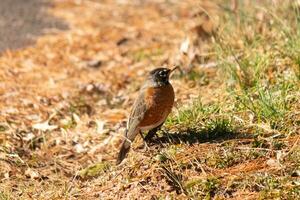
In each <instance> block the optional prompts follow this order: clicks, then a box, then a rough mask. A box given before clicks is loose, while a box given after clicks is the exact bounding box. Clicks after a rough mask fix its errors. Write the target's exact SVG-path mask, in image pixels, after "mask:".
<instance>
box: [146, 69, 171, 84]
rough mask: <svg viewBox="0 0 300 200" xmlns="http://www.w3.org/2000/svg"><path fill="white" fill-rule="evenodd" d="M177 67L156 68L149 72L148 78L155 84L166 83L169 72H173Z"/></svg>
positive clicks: (167, 82)
mask: <svg viewBox="0 0 300 200" xmlns="http://www.w3.org/2000/svg"><path fill="white" fill-rule="evenodd" d="M175 69H177V67H175V68H173V69H168V68H163V67H160V68H156V69H154V70H152V71H151V72H150V77H149V78H150V79H151V81H153V82H154V83H155V84H156V85H159V86H161V85H167V84H170V83H169V77H170V74H171V72H173V71H174V70H175Z"/></svg>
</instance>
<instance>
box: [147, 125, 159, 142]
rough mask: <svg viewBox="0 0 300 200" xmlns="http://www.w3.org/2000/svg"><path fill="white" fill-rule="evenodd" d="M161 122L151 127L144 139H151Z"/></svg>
mask: <svg viewBox="0 0 300 200" xmlns="http://www.w3.org/2000/svg"><path fill="white" fill-rule="evenodd" d="M162 125H163V124H161V125H159V126H158V127H155V128H153V129H151V130H150V131H148V134H147V135H146V137H145V140H146V141H151V139H152V138H153V137H154V135H155V134H156V132H157V131H158V130H159V129H160V128H161V126H162Z"/></svg>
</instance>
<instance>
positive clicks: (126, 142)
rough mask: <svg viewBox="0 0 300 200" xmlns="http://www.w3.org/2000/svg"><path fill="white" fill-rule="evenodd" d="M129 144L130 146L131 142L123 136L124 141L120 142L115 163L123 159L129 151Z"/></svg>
mask: <svg viewBox="0 0 300 200" xmlns="http://www.w3.org/2000/svg"><path fill="white" fill-rule="evenodd" d="M130 146H131V142H130V141H129V140H128V139H127V138H124V141H123V143H122V146H121V149H120V151H119V154H118V158H117V165H118V164H120V163H121V162H122V161H123V160H124V158H125V157H126V155H127V153H128V152H129V149H130Z"/></svg>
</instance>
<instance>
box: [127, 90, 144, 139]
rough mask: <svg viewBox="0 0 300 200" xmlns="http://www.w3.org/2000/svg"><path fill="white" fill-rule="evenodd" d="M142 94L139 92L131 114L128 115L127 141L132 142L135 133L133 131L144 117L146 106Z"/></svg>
mask: <svg viewBox="0 0 300 200" xmlns="http://www.w3.org/2000/svg"><path fill="white" fill-rule="evenodd" d="M144 95H145V94H144V92H143V91H141V92H140V94H139V95H138V97H137V99H136V100H135V102H134V104H133V106H132V110H131V113H130V115H129V119H128V122H127V131H126V137H127V138H128V139H129V140H133V139H134V138H135V136H136V134H137V133H135V132H136V131H135V129H136V128H137V127H138V125H139V123H140V122H141V121H142V120H143V118H144V115H145V113H146V111H147V104H146V102H145V98H144V97H145V96H144Z"/></svg>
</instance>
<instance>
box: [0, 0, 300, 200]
mask: <svg viewBox="0 0 300 200" xmlns="http://www.w3.org/2000/svg"><path fill="white" fill-rule="evenodd" d="M232 2H235V1H232ZM232 2H230V1H216V2H215V3H211V2H210V1H193V0H188V1H160V0H154V1H146V2H144V1H110V0H105V1H97V0H79V1H78V0H63V1H60V0H55V1H54V5H55V6H54V7H53V8H52V9H51V10H50V11H49V12H50V13H51V14H53V15H55V16H58V17H60V18H62V19H63V20H65V21H66V22H67V23H68V24H69V26H70V30H68V31H64V32H60V33H57V34H54V35H47V36H43V37H41V38H39V39H38V41H37V43H36V44H35V45H34V46H32V47H27V48H25V49H22V50H19V51H14V52H6V53H4V54H3V55H2V56H1V57H0V66H1V69H0V79H1V80H2V82H1V83H0V94H1V97H0V98H1V102H0V112H1V115H0V130H1V132H0V145H1V146H0V199H99V198H100V199H204V198H206V199H211V198H215V199H258V198H262V199H265V198H266V199H267V198H270V199H272V198H279V197H280V196H286V197H287V198H293V197H296V196H297V195H299V194H300V192H299V191H300V189H299V176H300V174H299V170H300V169H299V164H297V162H298V161H299V160H300V150H299V148H298V144H299V143H300V141H299V130H300V128H299V121H300V120H299V117H300V115H299V91H298V89H297V88H299V81H294V80H292V79H291V80H289V84H290V85H291V86H290V88H291V89H286V90H285V89H282V90H280V91H287V92H288V93H289V94H290V95H289V96H287V97H286V96H284V100H286V102H287V103H286V102H285V104H284V105H287V106H286V107H284V108H283V106H282V105H283V103H282V102H281V101H279V100H278V102H277V101H276V102H274V108H275V109H277V108H280V109H282V110H283V111H282V112H283V113H284V114H282V115H279V114H278V115H277V114H274V113H273V112H272V109H273V107H271V108H270V107H268V106H267V105H268V104H267V103H265V102H264V101H259V100H260V99H259V98H258V97H260V95H261V94H262V93H263V92H262V93H260V92H261V91H262V90H260V89H259V87H258V86H257V87H256V86H255V87H252V85H253V84H255V81H257V82H259V81H262V80H263V81H265V80H268V81H269V82H270V85H272V84H273V83H274V85H275V86H276V83H277V82H280V80H283V79H282V77H280V74H282V73H285V74H287V77H288V74H289V73H292V72H291V69H294V68H297V65H296V64H295V62H296V61H295V60H296V57H295V55H294V54H289V55H283V54H280V52H278V51H276V47H275V48H272V47H270V49H269V50H268V49H267V50H266V49H264V47H266V46H265V43H263V42H265V41H264V40H263V39H261V40H259V39H257V40H256V36H257V35H261V37H262V38H264V39H265V38H268V37H269V38H270V40H275V41H277V40H278V44H277V45H278V47H280V48H283V46H284V43H283V42H282V40H280V39H281V38H280V36H278V37H277V35H276V30H277V31H278V29H276V26H275V25H273V24H270V23H271V21H272V20H273V21H274V20H275V21H276V19H277V18H280V17H283V16H285V15H284V14H282V11H281V10H280V9H279V4H276V2H277V1H274V2H275V4H274V5H275V10H276V9H277V11H278V13H275V14H276V15H277V14H278V16H274V14H269V13H268V12H263V10H264V8H266V4H264V3H262V4H258V5H257V6H255V5H253V4H252V3H251V2H250V1H245V2H244V3H245V5H246V6H247V5H248V6H249V10H250V11H249V12H250V13H251V12H255V11H257V10H259V11H261V10H262V11H261V12H258V13H257V16H254V17H253V18H257V19H259V20H261V21H260V23H257V24H254V23H252V22H249V23H250V24H251V23H252V25H253V27H250V28H253V29H251V30H244V29H243V27H242V25H243V23H244V22H243V20H247V19H248V18H247V17H246V19H243V15H242V14H241V13H239V10H235V9H234V8H231V7H230V6H232ZM286 4H287V5H289V3H286ZM286 4H284V5H285V6H286ZM276 6H277V7H276ZM233 7H234V6H233ZM256 7H259V8H258V9H257V8H256ZM260 8H261V9H260ZM238 9H239V7H238ZM240 9H241V10H242V7H241V8H240ZM228 10H229V11H228ZM204 11H205V12H204ZM227 12H229V13H230V14H228V13H227ZM272 12H273V10H272ZM207 13H208V14H209V16H210V17H207V15H206V14H207ZM224 13H225V14H226V13H227V14H226V16H225V17H224V15H225V14H224ZM266 13H267V14H266ZM228 16H231V17H233V16H234V17H235V18H234V19H235V20H236V21H235V20H233V19H230V18H228ZM241 16H242V17H241ZM226 17H227V18H226ZM240 17H241V18H242V19H240ZM222 20H228V21H230V20H233V22H232V24H235V22H237V24H235V25H232V24H231V26H232V27H234V28H236V26H237V27H238V26H241V27H242V28H240V29H238V28H239V27H238V28H236V29H235V30H236V31H235V32H233V33H232V34H231V38H227V37H228V35H226V29H227V28H228V29H230V28H231V27H226V26H227V25H228V24H226V26H225V25H224V22H223V21H222ZM289 20H290V21H292V19H287V21H288V22H289ZM254 21H255V20H254ZM238 22H239V23H240V24H239V23H238ZM273 23H274V22H273ZM223 25H224V26H223ZM217 27H218V29H217ZM254 28H255V29H254ZM238 30H239V31H238ZM186 38H189V40H190V44H189V48H188V49H187V52H186V54H183V53H182V52H180V45H182V43H183V41H185V40H186ZM242 38H243V39H244V38H246V40H248V42H249V43H251V41H252V43H253V46H251V45H248V46H247V45H245V43H244V42H243V39H242ZM250 46H251V47H250ZM271 46H272V45H271ZM229 47H232V49H230V48H229ZM266 48H268V47H266ZM291 48H292V47H291ZM295 49H296V48H295ZM266 52H267V53H266ZM291 52H293V49H292V51H291ZM232 53H233V54H232ZM254 53H257V55H259V56H260V57H259V58H257V60H254V61H253V62H254V64H253V63H249V65H250V66H259V67H260V66H262V67H261V68H255V67H253V68H251V69H248V68H243V66H244V65H243V63H242V64H240V63H239V62H238V61H237V60H235V59H238V60H240V62H244V61H245V62H246V61H247V59H249V58H250V59H251V58H253V57H255V56H253V54H254ZM227 54H229V55H227ZM287 54H288V53H287ZM232 55H235V56H236V58H235V59H233V58H232ZM293 56H294V57H293ZM274 57H276V59H275V58H274ZM264 58H266V60H263V59H264ZM260 59H261V60H263V61H261V60H260ZM299 60H300V59H299ZM236 62H237V63H236ZM207 63H208V64H207ZM174 64H179V65H181V67H182V68H183V70H184V71H185V74H183V75H175V76H174V78H173V80H172V83H173V85H174V88H175V90H176V98H177V99H176V101H177V103H176V108H174V112H173V115H172V116H171V118H170V119H169V120H168V122H167V123H166V126H165V127H164V128H163V131H162V133H160V134H161V135H160V138H159V139H158V140H157V143H155V144H153V145H151V148H150V150H149V151H147V152H144V151H143V150H141V149H140V146H141V145H142V142H141V140H140V139H138V140H137V141H136V142H135V143H134V147H133V149H132V150H131V152H130V154H129V156H128V158H127V159H126V160H125V162H123V163H122V164H121V165H119V166H115V164H114V162H115V156H116V152H117V151H118V147H119V144H120V138H121V134H123V131H124V122H125V121H126V116H127V115H128V112H129V108H130V106H131V104H132V101H133V99H134V98H135V95H136V91H137V89H138V87H139V85H140V83H141V81H142V80H143V77H144V75H145V74H146V73H147V72H148V71H149V70H150V69H152V68H154V67H155V66H159V65H174ZM201 66H202V67H201ZM203 66H204V67H203ZM205 66H206V67H205ZM207 66H213V67H207ZM228 66H236V67H237V69H238V70H237V71H235V72H232V71H231V72H232V73H231V77H229V78H228V74H227V72H228V71H230V70H232V68H230V67H229V68H228ZM257 69H260V70H265V69H267V70H265V71H264V72H266V73H265V74H266V75H265V76H264V77H263V78H261V77H259V78H258V77H257V76H256V74H255V70H257ZM295 73H296V71H295ZM229 74H230V72H229ZM233 79H234V80H233ZM263 81H262V82H263ZM278 85H280V84H279V83H278ZM280 86H281V85H280ZM245 88H248V89H247V90H246V89H245ZM295 88H296V89H295ZM244 89H245V90H244ZM245 91H247V94H249V95H253V96H251V98H249V99H254V100H255V99H256V98H257V99H258V100H257V102H256V101H250V100H249V99H248V98H246V97H248V96H247V95H246V94H245ZM263 94H264V93H263ZM274 94H275V93H274ZM276 94H277V93H276ZM199 97H200V99H201V100H200V102H201V103H200V104H197V103H196V104H195V103H194V104H193V103H192V102H198V101H199V100H198V99H199ZM237 97H240V98H241V99H238V98H237ZM280 97H281V96H280ZM285 97H286V98H285ZM263 98H264V96H262V99H263ZM278 98H279V97H278ZM279 99H280V98H279ZM263 100H266V101H267V100H269V99H268V98H265V99H263ZM249 101H250V102H249ZM261 102H263V103H261ZM270 102H271V101H270ZM264 103H265V104H264ZM271 103H272V102H271ZM243 105H250V108H249V109H248V107H246V108H244V107H243ZM251 106H253V107H251ZM272 106H273V104H272ZM270 110H271V111H270ZM273 124H275V125H276V126H275V125H274V126H273ZM42 129H45V130H42ZM168 133H169V134H168ZM288 195H290V196H288Z"/></svg>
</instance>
